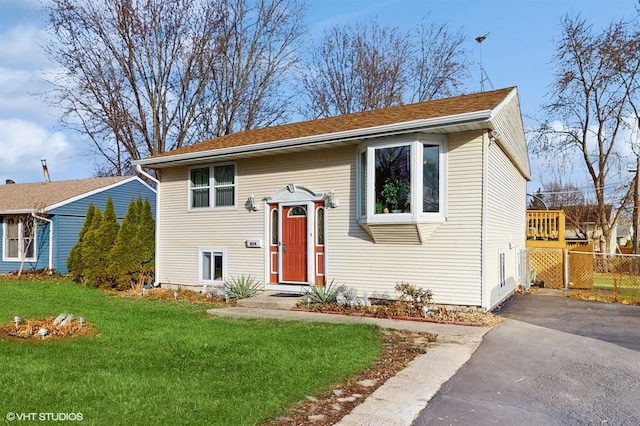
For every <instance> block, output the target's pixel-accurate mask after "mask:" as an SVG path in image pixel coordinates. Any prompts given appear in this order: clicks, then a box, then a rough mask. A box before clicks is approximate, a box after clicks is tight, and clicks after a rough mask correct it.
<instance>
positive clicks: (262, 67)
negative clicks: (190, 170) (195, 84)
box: [201, 0, 305, 137]
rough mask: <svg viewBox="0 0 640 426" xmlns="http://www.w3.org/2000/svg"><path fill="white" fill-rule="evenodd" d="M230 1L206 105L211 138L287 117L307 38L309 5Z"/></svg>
mask: <svg viewBox="0 0 640 426" xmlns="http://www.w3.org/2000/svg"><path fill="white" fill-rule="evenodd" d="M227 3H228V4H227V13H226V14H225V15H224V16H223V18H222V20H221V22H220V24H219V36H218V39H217V41H218V44H217V45H216V48H215V49H212V52H213V53H214V56H213V57H212V58H211V62H212V63H213V65H214V72H213V75H212V77H211V81H210V84H209V85H208V86H207V88H206V96H205V98H204V99H203V100H204V102H203V105H202V106H203V108H202V109H203V111H204V113H205V114H204V116H203V121H202V129H201V133H202V134H203V135H208V137H214V136H215V137H217V136H223V135H228V134H230V133H233V132H236V131H239V130H250V129H254V128H257V127H266V126H270V125H273V124H276V123H279V122H283V121H285V120H286V119H287V114H288V113H289V112H290V111H291V108H290V103H291V97H292V93H293V92H292V90H291V88H289V87H288V86H287V83H288V82H289V81H290V80H291V79H292V78H291V71H292V70H294V69H295V68H296V66H297V61H298V54H299V50H300V49H301V45H302V36H303V34H304V31H303V23H302V21H303V17H304V11H305V7H304V5H303V3H301V2H299V1H298V0H254V1H252V0H233V1H229V2H227Z"/></svg>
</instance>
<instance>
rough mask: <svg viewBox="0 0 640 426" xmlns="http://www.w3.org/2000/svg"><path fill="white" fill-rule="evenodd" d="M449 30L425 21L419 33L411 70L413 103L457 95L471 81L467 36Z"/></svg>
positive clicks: (419, 28)
mask: <svg viewBox="0 0 640 426" xmlns="http://www.w3.org/2000/svg"><path fill="white" fill-rule="evenodd" d="M448 27H449V25H448V24H438V23H436V22H430V21H429V20H428V19H427V18H424V19H423V20H422V22H421V24H420V25H419V26H418V28H417V29H416V32H415V34H416V36H417V40H416V42H415V46H414V59H413V61H415V62H413V63H414V65H413V66H412V67H410V69H411V75H410V81H411V87H412V91H413V93H412V97H411V101H412V102H423V101H429V100H431V99H436V98H446V97H449V96H453V95H458V94H460V93H461V92H462V90H463V89H464V85H465V82H466V81H468V80H469V78H470V77H471V75H470V73H469V68H470V62H469V56H468V52H467V51H466V50H465V49H464V47H463V46H464V42H465V41H466V39H467V35H466V34H465V33H464V32H463V31H462V30H457V31H449V29H448Z"/></svg>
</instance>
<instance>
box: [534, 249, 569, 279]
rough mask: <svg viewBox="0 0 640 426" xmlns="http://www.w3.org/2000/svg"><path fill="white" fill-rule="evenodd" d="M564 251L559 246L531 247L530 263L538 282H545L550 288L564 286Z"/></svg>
mask: <svg viewBox="0 0 640 426" xmlns="http://www.w3.org/2000/svg"><path fill="white" fill-rule="evenodd" d="M563 252H564V250H563V249H559V248H529V265H530V267H531V270H533V271H535V281H536V282H544V286H545V287H548V288H564V278H563V277H564V269H563V264H564V260H563V257H564V253H563Z"/></svg>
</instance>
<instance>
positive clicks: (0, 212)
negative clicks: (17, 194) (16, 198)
mask: <svg viewBox="0 0 640 426" xmlns="http://www.w3.org/2000/svg"><path fill="white" fill-rule="evenodd" d="M38 211H40V210H39V209H16V210H0V216H8V215H19V214H20V215H21V214H31V213H38Z"/></svg>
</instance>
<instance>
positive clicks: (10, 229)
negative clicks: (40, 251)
mask: <svg viewBox="0 0 640 426" xmlns="http://www.w3.org/2000/svg"><path fill="white" fill-rule="evenodd" d="M2 227H3V229H2V231H3V232H2V235H3V238H2V240H3V241H2V259H3V260H5V261H12V260H15V261H22V260H27V261H35V260H36V223H35V221H34V220H33V219H32V218H31V217H29V216H8V217H5V218H4V220H3V223H2Z"/></svg>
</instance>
